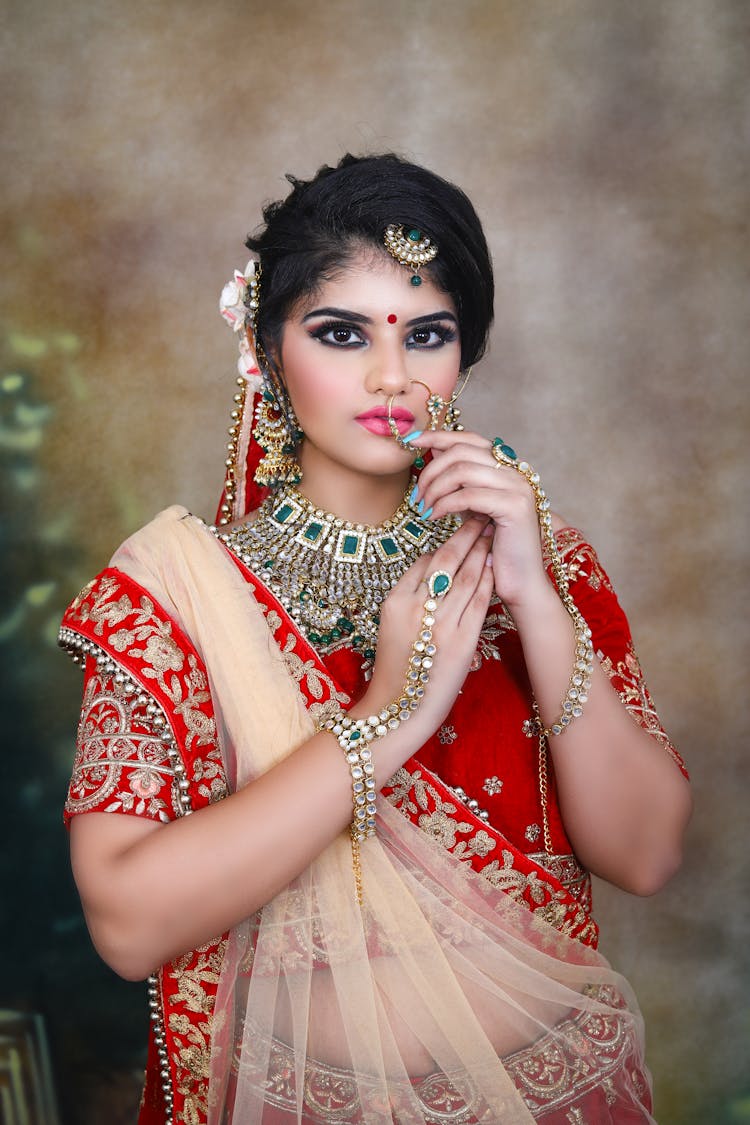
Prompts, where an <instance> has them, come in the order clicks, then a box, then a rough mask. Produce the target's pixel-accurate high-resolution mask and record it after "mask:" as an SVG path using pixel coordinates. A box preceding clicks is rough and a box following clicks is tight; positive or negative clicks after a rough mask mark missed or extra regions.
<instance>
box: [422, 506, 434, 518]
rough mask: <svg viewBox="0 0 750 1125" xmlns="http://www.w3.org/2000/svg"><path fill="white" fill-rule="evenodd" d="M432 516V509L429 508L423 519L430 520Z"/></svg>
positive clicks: (423, 514)
mask: <svg viewBox="0 0 750 1125" xmlns="http://www.w3.org/2000/svg"><path fill="white" fill-rule="evenodd" d="M431 515H432V508H428V509H427V511H426V512H423V513H422V519H423V520H428V519H429V518H430V516H431Z"/></svg>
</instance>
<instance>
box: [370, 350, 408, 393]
mask: <svg viewBox="0 0 750 1125" xmlns="http://www.w3.org/2000/svg"><path fill="white" fill-rule="evenodd" d="M410 387H411V379H410V378H409V375H408V373H407V370H406V355H405V353H404V350H403V348H402V347H401V346H400V345H398V346H383V347H381V348H377V349H373V351H372V352H371V363H370V366H369V368H368V371H367V374H366V376H365V389H366V390H367V391H369V393H370V394H379V393H380V394H385V395H397V394H403V393H405V392H406V391H408V390H409V388H410Z"/></svg>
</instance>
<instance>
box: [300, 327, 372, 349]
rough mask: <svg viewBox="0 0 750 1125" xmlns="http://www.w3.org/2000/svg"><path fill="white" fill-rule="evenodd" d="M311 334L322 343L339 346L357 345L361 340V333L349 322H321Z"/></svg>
mask: <svg viewBox="0 0 750 1125" xmlns="http://www.w3.org/2000/svg"><path fill="white" fill-rule="evenodd" d="M312 335H313V336H314V337H315V339H316V340H320V342H321V343H323V344H328V345H330V346H332V347H339V348H347V347H358V346H359V345H361V344H362V342H363V341H362V336H361V334H360V333H359V332H358V331H357V329H356V328H352V326H351V325H349V324H321V325H319V326H318V327H317V328H315V329H314V330H313V333H312Z"/></svg>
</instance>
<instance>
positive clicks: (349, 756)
mask: <svg viewBox="0 0 750 1125" xmlns="http://www.w3.org/2000/svg"><path fill="white" fill-rule="evenodd" d="M452 585H453V579H452V578H451V576H450V575H449V574H448V573H447V571H444V570H436V571H434V572H433V573H432V574H431V575H430V577H429V578H428V579H427V589H428V591H429V594H428V597H427V598H426V599H425V602H424V605H423V607H422V621H421V624H420V628H419V633H418V634H417V638H416V640H415V641H414V643H413V644H412V647H411V655H410V657H409V664H408V666H407V669H406V676H405V678H404V685H403V687H402V689H401V694H400V696H399V698H398V699H397V700H394V701H393V703H389V704H388V706H387V707H384V708H383V710H382V711H380V712H379V713H378V714H377V715H369V716H368V717H367V718H360V719H352V718H351V717H350V716H349V715H347V713H346V711H343V710H342V711H339V712H337V714H336V715H334V716H333V717H332V718H330V719H327V720H326V721H325V722H324V723H322V724H321V725H320V726H319V727H318V730H327V731H330V733H331V734H332V735H333V736H334V738H335V739H336V741H337V742H338V744H339V746H340V747H341V749H342V750H343V751H344V754H345V755H346V760H347V763H348V765H349V769H350V771H351V775H352V804H353V806H354V816H353V819H352V823H351V827H350V830H349V831H350V835H351V839H352V861H353V868H354V879H355V883H356V887H357V900H358V901H359V903H360V905H361V904H362V870H361V866H360V855H359V845H360V844H361V843H362V842H363V841H364V840H366V839H367V838H368V837H370V836H374V835H375V834H376V831H377V828H376V823H375V814H376V811H377V810H376V803H375V801H376V785H375V767H374V765H373V762H372V749H371V745H370V744H371V743H372V742H373V741H374V740H375V739H377V738H384V737H385V735H387V734H388V732H389V731H390V730H397V729H398V727H399V726H400V725H401V723H405V722H407V721H408V720H409V719H410V718H411V716H412V715H413V714H414V712H415V711H416V710H417V708H418V707H419V704H420V702H421V700H422V699H423V698H424V694H425V691H426V689H427V684H428V683H429V681H430V669H431V668H432V665H433V659H434V657H435V654H436V652H437V647H436V645H435V644H434V643H433V640H432V627H433V625H434V624H435V610H436V609H437V603H438V599H439V598H443V597H445V595H446V594H447V593H448V591H449V590H450V588H451V586H452Z"/></svg>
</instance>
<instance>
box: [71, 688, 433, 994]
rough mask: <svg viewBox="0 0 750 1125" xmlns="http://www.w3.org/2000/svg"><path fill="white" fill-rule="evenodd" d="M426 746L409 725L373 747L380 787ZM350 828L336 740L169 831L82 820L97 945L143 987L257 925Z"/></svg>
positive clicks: (86, 886) (74, 833)
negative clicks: (193, 953) (242, 925)
mask: <svg viewBox="0 0 750 1125" xmlns="http://www.w3.org/2000/svg"><path fill="white" fill-rule="evenodd" d="M352 713H353V714H360V713H366V711H365V712H362V709H361V707H360V708H355V709H353V711H352ZM419 737H420V733H419V732H418V730H417V725H416V724H414V725H413V728H412V729H411V730H409V729H408V725H406V726H404V727H403V728H400V729H399V730H397V731H393V732H390V733H389V734H388V735H387V736H386V737H385V738H383V739H379V740H378V741H377V742H376V743H375V744H374V756H375V761H376V778H377V780H378V782H379V783H380V784H385V782H386V780H387V778H388V777H389V776H390V775H391V774H392V773H393V772H395V770H396V769H397V768H398V766H399V765H401V763H402V762H403V761H404V760H405V759H406V758H407V757H408V756H409V754H410V753H412V752H413V751H414V749H416V746H414V745H413V743H414V742H415V740H417V739H418V738H419ZM351 819H352V782H351V776H350V773H349V769H348V767H347V763H346V760H345V758H344V755H343V752H342V750H341V748H340V747H339V746H338V745H337V743H336V741H335V740H334V738H333V737H332V736H331V735H330V734H328V733H327V732H323V733H320V734H316V735H315V736H314V737H312V738H310V739H309V740H308V741H307V742H305V743H304V744H303V745H302V746H301V747H300V748H299V749H298V750H296V751H295V752H294V753H292V754H290V755H289V757H288V758H286V759H284V761H282V762H280V763H279V764H278V765H277V766H275V767H274V768H273V769H271V770H269V771H268V772H267V773H266V774H264V775H263V776H262V777H260V778H259V779H258V780H257V781H255V782H252V783H251V784H250V785H248V786H246V787H245V788H244V789H242V790H240V791H239V792H237V793H235V794H232V795H231V796H230V797H227V798H225V799H224V800H222V801H219V802H217V803H216V804H214V805H209V806H208V807H207V808H204V809H200V810H198V811H196V812H194V813H192V814H191V815H190V816H186V817H183V818H181V819H179V820H175V821H171V822H170V823H169V824H158V823H157V822H154V821H150V820H144V819H141V818H138V817H131V816H122V815H117V814H113V813H87V814H85V815H82V816H78V817H75V818H74V820H73V823H72V826H71V852H72V859H73V869H74V874H75V877H76V882H77V884H78V888H79V891H80V894H81V899H82V902H83V905H84V910H85V913H86V919H87V922H88V925H89V929H90V931H91V936H92V939H93V941H94V944H95V945H96V947H97V949H98V951H99V953H100V955H101V956H102V957H103V958H104V960H105V961H107V963H108V964H109V965H110V966H111V967H112V968H113V969H114V970H115V971H116V972H118V973H119V974H120V975H121V976H124V977H126V978H128V979H134V980H135V979H142V978H143V977H145V976H148V974H149V973H150V972H152V971H153V969H154V968H156V967H157V966H158V965H161V964H163V963H164V962H165V961H168V960H170V959H172V958H173V957H175V956H177V955H179V954H181V953H184V952H185V951H186V950H188V949H195V948H197V947H198V946H200V945H201V944H203V943H205V942H208V941H211V940H212V939H213V938H215V937H216V936H217V935H219V934H221V933H223V932H224V931H225V930H226V929H228V928H229V927H231V926H233V925H235V924H236V923H238V922H239V921H240V920H241V919H243V918H246V917H248V916H249V915H251V914H253V913H254V912H255V911H256V910H258V909H259V908H260V907H261V906H263V905H264V904H265V903H267V902H268V901H269V900H270V899H271V898H273V897H274V895H276V894H277V893H278V892H279V891H280V890H281V889H282V888H283V887H285V886H287V885H288V884H289V883H290V882H291V881H292V880H293V879H294V878H295V877H296V876H297V875H299V873H300V872H301V871H303V870H304V869H305V868H306V867H308V866H309V864H310V863H311V862H312V861H313V860H314V859H315V857H316V856H318V855H319V854H320V853H321V852H322V851H323V850H324V849H325V848H326V847H327V845H328V844H330V843H331V841H332V840H333V839H335V838H336V836H338V835H339V834H340V833H341V832H343V831H344V830H345V829H346V828H347V827H348V825H349V824H350V822H351ZM352 894H354V883H353V882H352Z"/></svg>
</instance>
